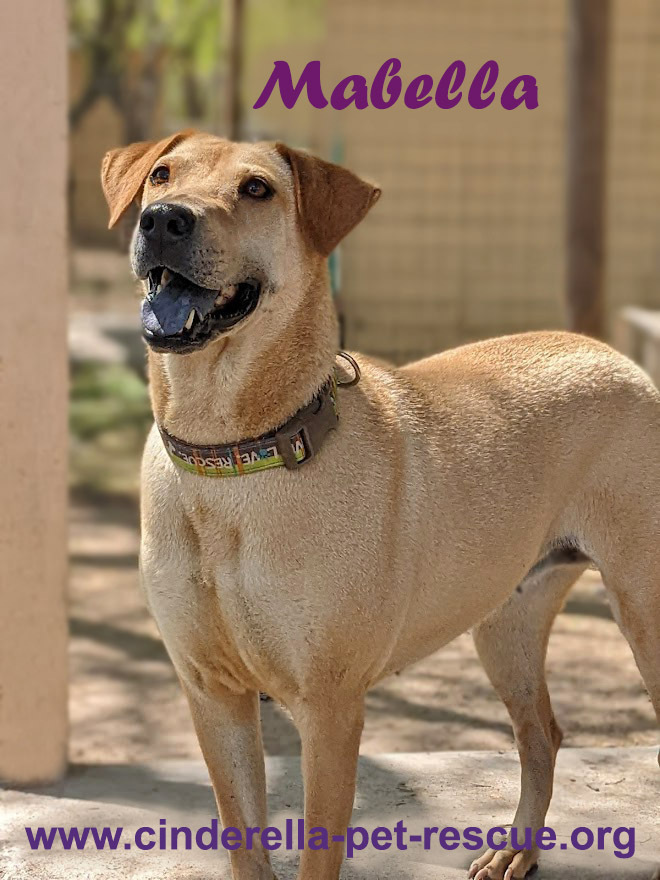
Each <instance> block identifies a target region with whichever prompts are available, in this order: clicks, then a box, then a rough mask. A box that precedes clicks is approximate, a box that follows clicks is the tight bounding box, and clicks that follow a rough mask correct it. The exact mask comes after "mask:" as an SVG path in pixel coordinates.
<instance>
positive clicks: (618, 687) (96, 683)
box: [70, 498, 657, 762]
mask: <svg viewBox="0 0 660 880" xmlns="http://www.w3.org/2000/svg"><path fill="white" fill-rule="evenodd" d="M70 543H71V593H70V606H71V608H70V613H71V636H72V638H71V680H72V685H71V759H72V760H73V761H75V762H135V761H145V760H152V759H158V758H185V757H199V751H198V746H197V743H196V740H195V736H194V733H193V730H192V725H191V722H190V719H189V716H188V711H187V707H186V705H185V701H184V698H183V696H182V695H181V693H180V691H179V687H178V684H177V681H176V678H175V675H174V672H173V670H172V666H171V664H170V662H169V659H168V657H167V654H166V652H165V649H164V648H163V645H162V643H161V641H160V639H159V636H158V633H157V631H156V628H155V626H154V624H153V622H152V621H151V619H150V618H149V616H148V614H147V612H146V610H145V607H144V604H143V601H142V597H141V595H140V592H139V589H138V578H137V550H138V527H137V511H136V508H135V505H134V504H132V503H131V502H128V501H109V500H107V498H106V499H97V501H96V502H92V501H90V500H89V499H87V500H85V501H82V500H74V502H73V504H72V506H71V541H70ZM506 637H507V636H506V633H503V638H506ZM548 672H549V680H550V690H551V693H552V696H553V703H554V707H555V711H556V714H557V716H558V719H559V722H560V724H561V725H562V727H563V728H564V731H565V734H566V738H565V744H567V745H571V746H609V745H652V744H654V743H655V742H656V736H657V732H656V723H655V719H654V716H653V712H652V709H651V705H650V701H649V699H648V697H647V695H646V692H645V691H644V689H643V686H642V683H641V679H640V677H639V674H638V672H637V669H636V667H635V664H634V662H633V659H632V656H631V653H630V650H629V648H628V645H627V644H626V642H625V641H624V639H623V637H622V636H621V634H620V633H619V631H618V629H617V627H616V625H615V624H614V622H613V621H612V619H611V616H610V612H609V608H608V606H607V603H606V600H605V598H604V594H603V587H602V583H601V582H600V579H599V577H598V575H596V574H595V573H593V574H588V575H585V576H584V577H583V578H582V579H581V581H580V582H579V584H578V585H577V586H576V587H575V589H574V590H573V593H572V595H571V598H570V600H569V602H568V604H567V607H566V610H565V611H564V612H563V613H562V614H561V615H560V616H559V618H558V619H557V622H556V624H555V628H554V631H553V634H552V638H551V642H550V651H549V658H548ZM262 720H263V729H264V740H265V745H266V750H267V753H268V754H271V755H290V754H296V753H297V752H298V751H299V742H298V737H297V734H296V732H295V729H294V727H293V725H292V723H291V720H290V718H289V717H288V715H287V713H286V712H285V711H284V710H283V709H282V708H280V707H279V706H278V705H276V704H275V703H272V702H270V703H263V704H262ZM511 745H512V734H511V728H510V724H509V720H508V716H507V713H506V710H505V709H504V707H503V706H502V705H501V704H500V702H499V700H498V699H497V697H496V696H495V694H494V692H493V691H492V688H491V686H490V684H489V682H488V680H487V679H486V676H485V674H484V672H483V670H482V669H481V666H480V664H479V661H478V659H477V656H476V652H475V650H474V647H473V645H472V640H471V638H470V636H469V635H468V634H465V635H463V636H461V637H460V638H458V639H456V640H455V641H454V642H453V643H452V644H450V645H449V646H447V647H446V648H444V649H442V650H441V651H439V652H437V653H436V654H434V655H432V656H431V657H429V658H427V659H426V660H424V661H422V662H420V663H418V664H416V665H415V666H413V667H411V668H409V669H407V670H405V671H404V672H403V673H402V674H401V675H399V676H395V677H393V678H391V679H389V680H388V681H385V682H384V683H382V684H380V685H379V686H378V687H377V688H375V689H374V690H373V691H372V692H371V693H370V694H369V695H368V700H367V720H366V727H365V731H364V737H363V741H362V752H363V753H365V754H369V753H371V754H373V753H377V752H415V751H434V750H444V749H450V750H459V749H508V748H510V747H511Z"/></svg>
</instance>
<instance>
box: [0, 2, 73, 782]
mask: <svg viewBox="0 0 660 880" xmlns="http://www.w3.org/2000/svg"><path fill="white" fill-rule="evenodd" d="M66 50H67V38H66V13H65V2H64V0H48V2H47V3H44V2H43V0H20V2H18V3H11V2H9V3H2V4H0V91H1V92H2V137H0V194H1V198H0V273H1V274H0V322H1V324H2V329H1V330H0V780H1V781H3V782H10V783H12V782H13V783H27V782H36V781H46V780H51V779H54V778H56V777H57V776H59V775H60V774H61V773H62V772H63V771H64V769H65V767H66V746H67V711H66V700H67V656H66V648H67V630H66V602H65V591H66V533H67V516H66V482H67V477H66V475H67V426H66V425H67V375H66V373H67V350H66V312H67V278H66V266H67V243H66V239H67V236H66V139H67V130H66V129H67V115H66V114H67V96H66Z"/></svg>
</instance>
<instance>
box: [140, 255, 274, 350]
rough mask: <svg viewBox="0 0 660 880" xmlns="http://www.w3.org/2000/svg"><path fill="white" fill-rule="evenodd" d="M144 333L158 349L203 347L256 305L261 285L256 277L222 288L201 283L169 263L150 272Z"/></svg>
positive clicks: (143, 317) (154, 347)
mask: <svg viewBox="0 0 660 880" xmlns="http://www.w3.org/2000/svg"><path fill="white" fill-rule="evenodd" d="M147 282H148V285H149V289H148V291H147V295H146V297H145V298H144V301H143V303H142V333H143V336H144V338H145V339H146V341H147V343H148V344H149V345H150V346H151V347H152V348H153V349H155V350H156V351H173V352H177V353H180V354H183V353H185V352H188V351H194V350H196V349H199V348H202V347H203V346H204V345H206V344H207V343H208V342H210V341H211V340H212V339H214V338H215V337H216V336H219V335H220V334H221V333H225V332H226V331H227V330H230V329H231V328H232V327H235V326H236V324H238V323H240V322H241V321H243V320H244V319H245V318H247V317H248V315H251V314H252V312H253V311H254V310H255V309H256V307H257V305H258V303H259V296H260V294H261V285H260V284H259V282H257V281H255V280H254V279H252V278H248V279H246V280H245V281H242V282H239V283H237V284H230V285H227V286H226V287H224V288H222V289H221V290H210V289H208V288H206V287H200V286H199V285H198V284H195V283H194V282H193V281H190V279H188V278H186V277H184V276H183V275H180V274H179V273H178V272H173V271H172V270H171V269H168V268H167V267H166V266H157V267H156V268H154V269H151V270H150V271H149V273H148V275H147Z"/></svg>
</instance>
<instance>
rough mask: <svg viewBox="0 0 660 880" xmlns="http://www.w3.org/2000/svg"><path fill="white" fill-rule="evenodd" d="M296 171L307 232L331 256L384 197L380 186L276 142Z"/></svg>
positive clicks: (298, 201) (300, 212) (298, 199)
mask: <svg viewBox="0 0 660 880" xmlns="http://www.w3.org/2000/svg"><path fill="white" fill-rule="evenodd" d="M275 149H276V150H277V151H278V153H279V154H280V155H281V156H283V157H284V158H285V159H286V160H287V162H288V163H289V165H290V166H291V171H292V173H293V182H294V185H295V190H296V207H297V209H298V219H299V221H300V225H301V228H302V231H303V234H304V236H305V238H306V239H307V241H308V242H309V243H310V244H311V246H312V247H313V248H314V249H315V250H316V251H318V252H319V253H320V254H323V256H324V257H327V256H328V254H330V252H331V251H333V250H334V249H335V248H336V247H337V245H338V244H339V242H340V241H341V240H342V238H343V237H344V236H345V235H348V233H349V232H350V231H351V229H353V227H354V226H357V224H358V223H359V222H360V220H362V218H363V217H364V216H365V214H366V213H367V211H368V210H369V209H370V208H371V207H372V205H375V204H376V202H377V201H378V199H379V197H380V189H378V187H375V186H373V185H372V184H370V183H367V182H366V181H365V180H361V179H360V178H359V177H358V176H357V175H355V174H353V172H352V171H349V170H348V169H347V168H342V167H341V165H333V164H332V162H325V161H324V160H323V159H319V158H317V157H316V156H312V155H310V154H309V153H304V152H301V151H300V150H292V149H291V147H287V146H286V144H280V143H277V144H275Z"/></svg>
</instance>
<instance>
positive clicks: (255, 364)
mask: <svg viewBox="0 0 660 880" xmlns="http://www.w3.org/2000/svg"><path fill="white" fill-rule="evenodd" d="M286 297H287V291H286V289H283V290H280V291H278V292H277V293H275V294H274V296H273V300H272V305H271V311H269V313H267V314H266V313H264V314H262V315H261V320H260V321H259V322H258V324H257V323H256V322H255V326H253V327H250V326H246V327H245V329H244V330H243V331H241V332H239V333H237V334H236V335H235V336H229V337H227V338H225V339H222V338H221V339H219V340H217V341H215V342H212V343H210V344H209V345H207V346H206V348H204V349H202V350H201V351H199V352H194V353H191V354H186V355H177V354H161V353H156V352H153V351H151V350H150V351H149V377H150V384H151V401H152V407H153V411H154V416H155V418H156V421H157V422H158V424H159V425H160V426H161V427H163V428H165V430H166V431H168V433H170V434H172V435H174V436H175V437H178V438H180V439H181V440H184V441H185V442H188V443H195V444H199V445H215V444H225V443H226V444H230V443H234V442H238V441H239V440H243V439H248V438H251V437H258V436H260V435H261V434H265V433H268V432H270V431H272V430H274V429H275V428H278V427H279V426H280V425H282V424H283V423H284V422H286V421H287V420H288V419H289V418H291V416H292V415H294V413H295V412H296V411H297V410H298V409H300V408H301V407H302V406H304V405H305V404H306V403H308V402H309V401H310V400H311V399H312V397H313V396H314V394H315V393H316V392H317V391H318V390H319V388H321V386H322V385H323V384H324V383H325V382H326V380H327V379H328V377H329V376H330V375H331V373H332V370H333V366H334V359H335V355H336V352H337V344H338V329H337V318H336V313H335V308H334V305H333V303H332V300H331V297H330V293H329V291H328V282H327V277H326V273H325V271H324V272H323V273H322V277H321V273H319V277H316V278H314V279H313V280H312V281H311V282H310V283H309V284H308V285H307V286H306V289H305V290H304V293H303V295H302V296H301V297H300V298H299V301H298V305H297V307H296V308H295V310H294V311H293V313H292V314H287V312H286V309H284V308H280V307H279V303H278V301H280V300H282V301H284V300H285V298H286ZM278 322H279V323H278Z"/></svg>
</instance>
